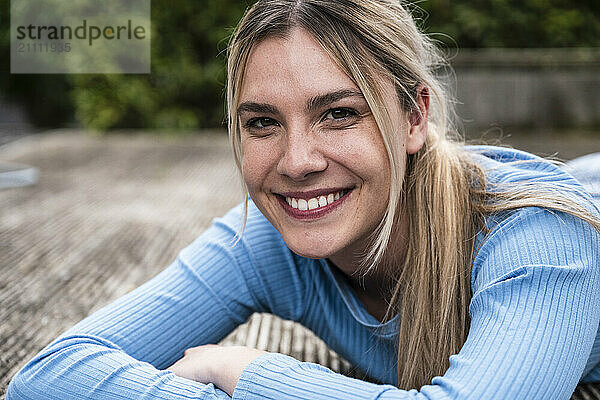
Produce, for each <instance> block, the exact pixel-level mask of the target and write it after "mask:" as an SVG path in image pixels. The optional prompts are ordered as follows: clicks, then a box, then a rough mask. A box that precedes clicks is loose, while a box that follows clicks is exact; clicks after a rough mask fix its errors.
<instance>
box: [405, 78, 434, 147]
mask: <svg viewBox="0 0 600 400" xmlns="http://www.w3.org/2000/svg"><path fill="white" fill-rule="evenodd" d="M416 100H417V109H416V110H412V111H410V112H409V114H408V122H409V123H410V128H409V130H408V136H407V138H406V152H407V153H408V154H414V153H416V152H417V151H419V150H420V149H421V147H423V144H424V143H425V139H427V119H428V116H429V90H428V89H427V88H426V87H425V86H419V87H418V88H417V99H416Z"/></svg>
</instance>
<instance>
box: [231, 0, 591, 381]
mask: <svg viewBox="0 0 600 400" xmlns="http://www.w3.org/2000/svg"><path fill="white" fill-rule="evenodd" d="M294 27H300V28H302V29H304V30H306V31H307V32H309V33H310V34H311V35H312V36H313V37H314V38H315V40H316V41H317V42H318V43H319V44H320V45H321V46H322V47H323V49H324V50H325V51H326V52H327V53H328V54H329V55H330V56H331V58H332V59H333V60H334V62H336V63H337V65H338V66H339V67H340V68H341V69H342V70H343V71H344V72H345V73H346V74H347V75H348V76H349V77H350V78H351V79H352V80H353V81H354V83H355V84H356V85H357V86H358V87H359V89H360V90H361V91H362V93H363V95H364V97H365V99H366V101H367V102H368V104H369V107H370V108H371V111H372V113H373V116H374V118H375V120H376V122H377V125H378V127H379V130H380V133H381V135H382V138H383V141H384V144H385V148H386V151H387V155H388V157H389V161H390V165H391V185H390V192H389V201H388V206H387V210H386V213H385V216H384V218H383V219H382V221H381V223H380V225H379V227H378V229H377V230H376V232H375V233H374V235H373V237H372V245H371V247H370V249H369V250H368V252H367V254H365V255H364V257H363V260H364V262H363V265H362V267H363V268H362V270H363V271H364V272H367V271H369V270H370V269H372V268H375V267H376V266H377V267H378V268H381V269H384V270H385V271H386V273H387V274H388V276H389V278H390V279H393V280H394V290H393V293H390V294H389V295H390V298H391V301H390V306H389V308H388V310H387V313H386V319H387V318H389V317H390V316H391V315H392V314H393V313H400V317H401V318H400V321H410V323H402V322H400V323H399V333H398V364H397V365H398V371H397V373H398V387H400V388H405V389H411V388H416V387H421V386H422V385H424V384H427V383H429V382H430V380H431V378H432V377H434V376H436V375H443V373H444V372H445V370H446V369H447V368H448V366H449V361H448V358H449V356H450V355H452V354H455V353H457V352H458V351H459V350H460V348H461V347H462V345H463V344H464V342H465V340H466V337H467V334H468V330H469V323H470V320H469V313H468V307H469V302H470V300H471V287H470V279H471V268H472V265H471V262H472V255H473V252H474V250H475V249H474V244H475V236H476V234H477V232H478V231H480V230H481V229H484V217H485V216H486V215H489V214H492V213H495V212H498V211H502V210H508V209H514V208H519V207H527V206H540V207H546V208H551V209H555V210H558V211H565V212H568V213H571V214H573V215H575V216H577V217H579V218H582V219H584V220H586V221H588V222H589V223H591V224H593V225H594V226H595V228H596V229H597V230H598V231H599V232H600V222H599V221H597V220H596V219H595V218H594V216H593V215H592V214H591V213H590V212H589V211H588V210H587V209H586V208H584V207H582V206H580V205H578V204H577V203H576V202H574V201H572V200H570V199H569V198H568V196H561V195H557V191H556V190H552V189H553V188H544V187H541V186H539V185H523V186H522V187H516V186H515V187H511V188H510V189H508V190H494V191H487V190H486V180H485V174H484V171H482V169H481V168H480V167H479V166H478V165H477V164H476V163H475V162H473V161H472V160H471V157H470V155H469V153H467V152H466V151H465V150H464V149H463V146H462V145H463V143H462V141H461V140H460V138H459V136H458V135H456V134H454V133H451V129H450V127H451V124H450V122H449V120H450V117H449V115H451V113H450V111H449V110H450V109H451V107H449V102H448V99H447V98H446V91H445V90H444V89H443V86H442V84H441V83H440V81H439V79H438V78H437V77H436V75H435V70H436V69H437V68H439V67H441V66H444V65H445V63H444V61H443V57H441V56H440V55H439V54H438V51H437V49H436V47H435V45H434V44H433V43H432V42H431V41H430V40H429V39H428V37H427V36H425V35H424V34H422V33H421V32H420V31H419V29H418V28H417V26H416V24H415V22H414V20H413V18H412V16H411V14H410V13H409V12H408V11H407V10H406V9H405V8H404V7H403V6H402V5H401V4H400V3H399V2H398V1H393V0H338V1H334V0H259V1H258V2H256V3H255V4H254V5H253V6H252V7H251V8H250V9H249V10H248V11H247V12H246V14H245V16H244V17H243V19H242V20H241V21H240V23H239V25H238V27H237V29H236V30H235V32H234V34H233V36H232V38H231V41H230V44H229V47H228V65H227V68H228V78H227V106H228V128H229V134H230V139H231V144H232V147H233V152H234V156H235V160H236V163H237V166H238V169H239V170H240V171H241V168H242V163H241V160H242V149H241V138H240V131H239V126H238V123H237V120H236V118H237V117H236V115H237V105H238V104H239V95H240V88H241V87H242V79H243V72H244V69H245V66H246V63H247V60H248V57H249V54H250V51H251V49H252V47H253V46H255V45H256V44H257V43H259V42H261V41H262V40H264V39H266V38H268V37H285V36H286V35H287V34H289V32H290V30H291V29H292V28H294ZM381 77H384V78H387V79H388V80H389V81H391V82H393V83H394V85H395V88H396V93H397V96H398V100H399V102H400V104H401V105H402V106H403V109H404V110H405V111H406V112H414V111H416V112H418V111H419V108H418V105H417V90H418V88H419V87H425V88H427V89H428V92H429V95H430V100H431V106H430V110H431V111H430V114H429V119H428V132H427V139H426V142H425V144H424V145H423V147H422V148H421V149H420V150H419V151H418V152H417V153H416V154H412V155H409V156H408V158H407V161H406V172H405V173H402V171H404V166H403V165H402V164H401V160H402V159H403V158H402V157H401V156H402V154H401V151H402V149H401V148H399V146H397V145H396V141H395V140H394V132H395V128H396V126H397V121H392V120H391V117H390V115H389V114H388V113H387V111H386V108H385V107H384V105H385V102H384V88H383V86H382V85H383V84H382V81H383V80H382V79H381ZM245 190H246V189H245ZM245 198H247V190H246V191H245ZM246 206H247V205H246V203H244V207H245V208H244V214H245V213H246ZM403 208H404V209H407V210H410V212H409V213H407V217H408V226H409V234H410V240H408V248H407V254H406V258H405V262H404V264H403V265H381V261H382V260H383V259H384V257H383V256H384V254H385V253H386V251H387V249H388V248H389V245H390V240H391V238H392V237H393V231H394V227H395V224H396V222H397V221H398V218H399V216H398V210H401V209H403ZM241 229H242V230H243V227H242V228H241Z"/></svg>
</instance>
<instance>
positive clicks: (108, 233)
mask: <svg viewBox="0 0 600 400" xmlns="http://www.w3.org/2000/svg"><path fill="white" fill-rule="evenodd" d="M584 147H585V149H586V150H587V151H593V150H594V148H593V147H592V148H590V147H589V145H588V146H584ZM582 148H583V147H582ZM596 149H597V150H600V144H599V145H598V147H597V148H596ZM597 150H596V151H597ZM574 155H577V154H576V153H573V152H572V153H570V154H569V156H574ZM0 162H19V163H24V164H29V165H32V166H35V167H37V168H39V171H40V179H39V182H38V183H37V184H36V185H34V186H29V187H22V188H14V189H5V190H1V191H0V397H3V394H4V391H5V389H6V385H7V384H8V382H9V380H10V378H11V377H12V375H13V374H14V373H15V372H17V370H18V369H19V368H20V367H21V366H22V365H23V364H24V363H25V362H26V361H27V360H28V359H30V358H31V357H33V355H34V354H35V353H37V352H38V351H39V350H40V349H41V348H42V347H43V346H45V345H46V344H47V343H48V342H49V341H50V340H51V339H52V338H54V337H56V336H58V335H59V334H60V333H61V332H63V331H64V330H65V329H67V328H68V327H70V326H71V325H73V324H74V323H76V322H77V321H79V320H81V319H82V318H84V317H85V316H86V315H88V314H89V313H91V312H93V311H94V310H96V309H98V308H99V307H101V306H103V305H105V304H107V303H109V302H111V301H112V300H114V299H115V298H117V297H119V296H121V295H123V294H124V293H126V292H128V291H130V290H132V289H133V288H135V287H137V286H138V285H140V284H141V283H143V282H144V281H146V280H147V279H149V278H150V277H152V276H154V275H155V274H156V273H158V272H159V271H160V270H161V269H163V268H164V267H165V266H166V265H168V264H169V263H170V262H171V261H172V260H173V259H174V258H175V257H176V255H177V253H178V251H179V250H180V249H181V248H183V247H184V246H186V245H187V244H188V243H190V242H191V241H192V240H193V239H194V238H195V237H197V236H198V235H199V234H200V233H201V232H202V231H203V230H204V229H205V228H206V227H207V226H208V225H209V223H210V221H211V219H212V218H213V217H215V216H220V215H222V214H223V213H224V212H226V211H227V210H228V209H229V208H231V207H233V206H234V205H235V204H237V203H238V202H239V201H240V200H241V198H240V193H241V192H240V189H239V182H238V180H237V175H236V171H235V168H234V166H233V162H232V161H231V155H230V151H229V148H228V145H227V139H226V137H225V136H224V135H223V134H217V133H215V134H204V135H195V136H189V137H184V138H178V139H172V138H167V137H165V138H157V137H154V136H148V135H135V136H131V135H128V136H111V137H109V138H99V137H93V136H89V135H81V134H80V133H79V132H74V131H63V132H59V131H56V132H50V133H47V134H43V135H37V136H30V137H28V138H25V139H22V140H20V141H17V142H13V143H10V144H8V145H4V146H2V147H0ZM224 343H230V344H232V343H236V344H245V345H248V346H254V347H258V348H261V349H265V350H268V351H277V352H281V353H285V354H290V355H292V356H294V357H296V358H299V359H302V360H306V361H313V362H318V363H321V364H323V365H326V366H329V367H330V368H332V369H334V370H336V371H340V372H342V373H345V374H348V375H353V376H356V375H359V374H358V373H357V372H353V371H352V369H351V367H350V365H349V364H348V363H347V362H346V361H344V360H341V359H340V358H339V357H338V356H337V355H336V354H335V353H333V352H332V351H331V350H329V349H328V348H327V347H326V346H325V344H324V343H323V342H322V341H321V340H319V339H318V338H316V337H315V336H314V335H313V334H312V333H311V332H309V331H307V330H306V329H304V328H302V327H301V326H299V325H297V324H295V323H292V322H290V321H282V320H280V319H278V318H276V317H273V316H270V315H264V314H255V315H254V316H253V317H252V318H251V319H250V321H249V322H248V323H247V324H245V325H243V326H240V327H239V328H238V329H237V330H236V331H234V332H232V333H231V335H229V336H228V337H227V338H226V339H225V340H224ZM594 391H595V392H594ZM578 396H579V397H577V398H578V399H588V398H599V399H600V391H598V390H597V389H595V388H590V387H588V388H587V389H585V391H581V390H580V392H579V394H578Z"/></svg>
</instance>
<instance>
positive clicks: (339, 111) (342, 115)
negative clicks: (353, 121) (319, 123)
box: [325, 108, 357, 120]
mask: <svg viewBox="0 0 600 400" xmlns="http://www.w3.org/2000/svg"><path fill="white" fill-rule="evenodd" d="M356 114H357V112H356V111H354V110H351V109H349V108H332V109H331V110H329V111H328V112H327V114H326V115H325V118H326V119H332V120H340V119H346V118H349V117H353V116H355V115H356Z"/></svg>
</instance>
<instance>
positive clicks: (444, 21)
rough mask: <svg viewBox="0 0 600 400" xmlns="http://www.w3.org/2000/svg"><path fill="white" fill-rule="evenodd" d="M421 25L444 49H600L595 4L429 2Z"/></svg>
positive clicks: (599, 12)
mask: <svg viewBox="0 0 600 400" xmlns="http://www.w3.org/2000/svg"><path fill="white" fill-rule="evenodd" d="M417 6H418V7H421V9H420V10H419V9H418V8H417V9H416V10H415V13H416V14H417V15H421V17H422V21H423V23H422V26H423V27H424V29H425V30H426V31H427V32H430V33H438V32H443V35H440V36H439V37H438V36H436V38H437V39H439V40H440V41H441V42H443V43H445V44H446V45H448V46H450V47H455V46H457V45H458V46H459V47H462V48H481V47H516V48H520V47H525V48H527V47H581V46H588V47H600V1H598V0H452V1H449V0H431V1H424V2H419V3H417Z"/></svg>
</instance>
